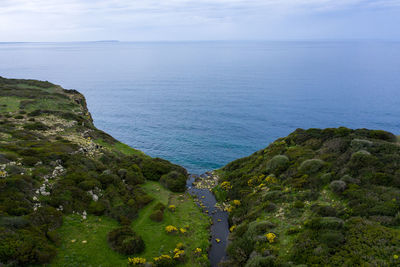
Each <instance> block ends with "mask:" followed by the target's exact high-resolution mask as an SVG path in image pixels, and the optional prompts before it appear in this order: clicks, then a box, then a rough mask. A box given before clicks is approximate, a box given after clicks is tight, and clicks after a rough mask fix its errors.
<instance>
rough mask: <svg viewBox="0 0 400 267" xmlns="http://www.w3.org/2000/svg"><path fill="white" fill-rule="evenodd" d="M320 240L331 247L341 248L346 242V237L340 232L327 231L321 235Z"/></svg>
mask: <svg viewBox="0 0 400 267" xmlns="http://www.w3.org/2000/svg"><path fill="white" fill-rule="evenodd" d="M319 239H320V241H321V242H322V243H324V244H326V245H327V246H329V247H336V246H339V245H340V244H342V243H343V242H344V236H343V234H342V233H341V232H340V231H332V230H327V231H324V232H322V233H321V234H320V236H319Z"/></svg>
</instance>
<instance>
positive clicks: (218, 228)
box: [187, 174, 229, 267]
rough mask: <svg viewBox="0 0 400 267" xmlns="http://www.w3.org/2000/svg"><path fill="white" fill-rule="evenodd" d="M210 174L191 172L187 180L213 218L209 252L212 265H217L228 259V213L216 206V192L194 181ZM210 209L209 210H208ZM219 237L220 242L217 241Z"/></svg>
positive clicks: (191, 191)
mask: <svg viewBox="0 0 400 267" xmlns="http://www.w3.org/2000/svg"><path fill="white" fill-rule="evenodd" d="M208 176H209V175H208V174H202V175H200V176H199V175H194V174H191V175H190V177H189V180H188V181H187V188H188V192H189V193H190V194H191V195H192V196H196V197H197V199H198V202H197V204H198V205H199V206H200V207H201V205H200V204H201V203H202V205H203V207H201V208H202V210H203V212H204V213H206V214H207V215H208V216H210V217H211V219H212V225H211V248H210V250H209V253H208V257H209V259H210V263H211V267H217V266H218V264H219V263H220V262H221V261H222V260H225V259H226V247H227V244H228V235H229V223H228V213H227V212H226V211H222V210H221V209H219V208H216V207H215V204H216V203H217V201H216V199H215V196H214V194H213V193H212V192H211V191H210V190H208V189H200V188H197V187H195V186H193V182H195V181H196V179H198V178H203V179H205V178H207V177H208ZM206 211H208V212H206ZM217 239H219V242H217Z"/></svg>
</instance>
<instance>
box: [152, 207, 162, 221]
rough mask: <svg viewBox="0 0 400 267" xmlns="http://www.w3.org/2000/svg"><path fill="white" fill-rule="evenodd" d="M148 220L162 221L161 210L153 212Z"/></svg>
mask: <svg viewBox="0 0 400 267" xmlns="http://www.w3.org/2000/svg"><path fill="white" fill-rule="evenodd" d="M150 219H151V220H152V221H155V222H161V221H162V220H163V219H164V212H162V211H161V210H155V211H153V213H152V214H150Z"/></svg>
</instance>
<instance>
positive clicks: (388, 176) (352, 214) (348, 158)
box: [214, 127, 400, 266]
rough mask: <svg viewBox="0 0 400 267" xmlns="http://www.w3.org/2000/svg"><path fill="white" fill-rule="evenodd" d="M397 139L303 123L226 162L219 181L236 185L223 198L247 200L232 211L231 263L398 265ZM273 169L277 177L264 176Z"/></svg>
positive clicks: (399, 161) (380, 133) (399, 192)
mask: <svg viewBox="0 0 400 267" xmlns="http://www.w3.org/2000/svg"><path fill="white" fill-rule="evenodd" d="M395 142H396V137H395V136H394V135H393V134H391V133H387V132H384V131H374V130H372V131H371V130H366V129H359V130H351V129H347V128H344V127H341V128H337V129H324V130H320V129H309V130H302V129H298V130H296V131H295V132H293V133H292V134H290V135H289V136H288V137H286V138H281V139H278V140H277V141H275V142H274V143H272V144H271V145H270V146H269V147H268V148H266V149H263V150H260V151H258V152H256V153H254V154H253V155H251V156H249V157H246V158H243V159H239V160H236V161H234V162H231V163H229V164H228V165H227V166H226V167H224V168H222V169H221V170H220V176H221V178H222V182H223V181H228V182H229V184H230V185H231V188H230V189H229V190H224V194H225V195H224V198H223V199H224V200H227V201H229V200H232V199H239V200H240V201H241V203H242V205H241V206H240V207H237V208H234V209H232V210H231V211H230V218H229V220H230V223H231V225H232V227H231V229H232V242H231V243H230V245H229V247H228V253H229V256H230V260H229V261H228V263H227V265H229V266H275V265H276V266H286V265H287V264H288V263H289V262H290V264H295V265H296V264H307V265H318V266H321V265H322V266H323V265H330V266H360V265H361V266H362V265H366V264H372V265H374V266H395V265H396V264H397V265H398V264H399V262H395V261H396V260H395V259H394V255H396V252H395V250H396V249H397V250H398V248H399V247H400V245H399V243H398V242H399V238H400V234H399V230H398V229H397V228H398V227H399V226H400V213H399V211H400V190H399V185H400V170H399V166H400V156H399V155H400V146H399V145H398V143H395ZM279 166H282V167H279ZM272 174H274V175H272ZM271 175H272V176H273V177H276V179H275V180H274V182H273V183H271V182H270V181H271V179H270V181H267V179H266V177H271ZM219 187H220V186H219ZM214 191H217V190H216V189H214ZM264 221H274V222H276V225H270V226H269V225H268V224H266V225H265V224H264V223H263V222H264ZM259 225H260V227H261V226H268V227H264V228H262V227H261V228H258V227H259ZM389 227H394V228H395V229H392V228H389ZM379 231H382V236H379V234H378V232H379ZM276 232H278V233H280V234H279V235H278V236H277V239H276V240H277V241H276V242H275V241H274V242H273V243H270V242H268V240H267V239H266V238H265V236H264V234H267V233H276ZM285 235H287V236H285ZM289 236H290V237H289ZM281 238H282V239H284V240H285V243H281V242H280V240H281ZM372 240H375V243H374V241H372ZM286 242H288V243H286ZM289 248H290V249H289Z"/></svg>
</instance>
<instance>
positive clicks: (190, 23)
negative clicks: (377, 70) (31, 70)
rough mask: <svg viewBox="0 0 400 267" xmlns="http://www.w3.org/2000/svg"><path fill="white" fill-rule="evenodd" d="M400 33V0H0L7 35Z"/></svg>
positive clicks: (133, 37)
mask: <svg viewBox="0 0 400 267" xmlns="http://www.w3.org/2000/svg"><path fill="white" fill-rule="evenodd" d="M286 39H396V40H399V39H400V0H0V41H3V42H7V41H94V40H121V41H154V40H168V41H176V40H286Z"/></svg>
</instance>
